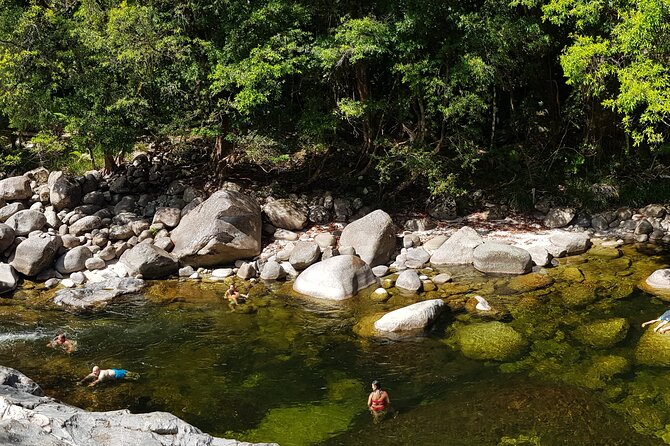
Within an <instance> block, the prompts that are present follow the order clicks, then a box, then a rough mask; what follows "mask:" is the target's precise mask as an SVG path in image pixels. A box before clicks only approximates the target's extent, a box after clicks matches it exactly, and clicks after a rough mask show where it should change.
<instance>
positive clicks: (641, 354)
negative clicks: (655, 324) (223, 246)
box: [635, 328, 670, 367]
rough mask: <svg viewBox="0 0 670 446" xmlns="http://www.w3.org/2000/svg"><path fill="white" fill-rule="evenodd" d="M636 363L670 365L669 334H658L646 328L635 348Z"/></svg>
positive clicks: (659, 365)
mask: <svg viewBox="0 0 670 446" xmlns="http://www.w3.org/2000/svg"><path fill="white" fill-rule="evenodd" d="M635 361H636V362H637V363H638V364H642V365H650V366H657V367H670V334H658V333H656V332H654V330H653V329H651V328H647V330H646V331H645V332H644V334H643V335H642V337H641V338H640V341H639V342H638V343H637V348H636V349H635Z"/></svg>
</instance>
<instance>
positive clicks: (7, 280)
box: [0, 263, 19, 294]
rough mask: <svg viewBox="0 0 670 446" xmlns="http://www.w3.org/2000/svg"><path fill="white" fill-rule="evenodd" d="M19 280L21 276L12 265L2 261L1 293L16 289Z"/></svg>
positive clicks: (0, 267) (0, 273)
mask: <svg viewBox="0 0 670 446" xmlns="http://www.w3.org/2000/svg"><path fill="white" fill-rule="evenodd" d="M18 282H19V276H17V275H16V271H15V270H14V268H13V267H12V265H10V264H8V263H0V294H2V293H7V292H9V291H14V290H15V289H16V285H17V284H18Z"/></svg>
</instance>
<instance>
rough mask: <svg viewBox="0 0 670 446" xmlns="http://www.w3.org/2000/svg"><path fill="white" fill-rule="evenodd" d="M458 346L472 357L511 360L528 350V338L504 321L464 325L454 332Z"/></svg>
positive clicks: (464, 353) (467, 355)
mask: <svg viewBox="0 0 670 446" xmlns="http://www.w3.org/2000/svg"><path fill="white" fill-rule="evenodd" d="M454 340H455V343H456V345H457V347H458V348H459V349H460V350H461V352H462V353H463V355H464V356H466V357H468V358H470V359H478V360H486V361H490V360H493V361H511V360H514V359H517V358H519V357H520V356H521V355H523V353H524V352H525V350H526V347H527V346H528V342H527V341H526V339H525V338H524V337H523V335H521V334H520V333H518V332H517V331H516V330H514V329H513V328H512V327H510V326H509V325H506V324H504V323H502V322H481V323H476V324H469V325H463V326H461V327H459V328H458V329H457V330H456V332H455V333H454Z"/></svg>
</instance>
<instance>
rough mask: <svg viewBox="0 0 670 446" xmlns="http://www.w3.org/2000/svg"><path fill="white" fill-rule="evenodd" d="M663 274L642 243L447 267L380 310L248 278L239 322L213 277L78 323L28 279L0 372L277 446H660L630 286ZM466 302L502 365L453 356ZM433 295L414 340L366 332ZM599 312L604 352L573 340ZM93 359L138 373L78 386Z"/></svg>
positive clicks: (13, 307)
mask: <svg viewBox="0 0 670 446" xmlns="http://www.w3.org/2000/svg"><path fill="white" fill-rule="evenodd" d="M669 263H670V256H669V255H668V253H667V252H664V251H661V250H659V249H658V248H653V247H637V248H635V247H632V246H629V247H626V248H625V249H623V251H622V252H619V253H617V252H616V251H612V250H606V251H602V250H601V251H593V252H592V253H590V254H587V255H583V256H576V257H571V258H568V259H563V260H562V262H561V265H560V266H558V267H556V268H551V269H547V270H545V271H542V272H541V273H540V274H539V275H534V276H529V277H528V278H527V280H526V279H521V280H520V279H518V278H517V279H514V278H510V277H495V276H484V275H483V274H480V273H477V272H476V271H474V270H472V269H471V268H453V269H449V271H450V272H451V273H452V275H453V277H454V281H453V282H452V283H449V284H445V285H443V286H441V287H440V288H438V289H437V290H435V291H431V292H428V293H423V294H420V295H414V296H404V295H401V294H400V293H397V292H396V291H395V290H394V289H391V290H390V291H391V293H392V295H393V297H391V298H390V299H389V300H388V301H386V302H375V301H374V300H373V299H372V297H371V296H370V295H369V293H363V294H362V295H361V296H359V297H357V298H355V299H351V300H349V301H347V302H345V303H342V304H330V303H324V302H320V301H313V300H309V299H305V298H302V297H299V296H295V295H293V294H292V293H291V292H290V291H289V289H290V288H289V286H287V285H283V286H278V287H275V288H274V289H273V290H270V289H265V288H264V287H262V286H259V285H256V286H255V287H254V288H253V289H251V290H250V291H251V296H252V299H251V302H252V303H251V306H249V307H247V310H249V312H246V311H245V310H244V309H241V310H240V311H237V312H231V311H230V309H229V308H228V306H227V305H225V304H224V302H223V298H222V297H223V293H224V291H225V288H226V284H225V283H224V282H221V283H192V282H178V281H164V282H157V283H154V284H152V285H151V286H150V287H148V288H147V289H146V291H145V293H144V294H142V295H138V296H130V297H125V298H123V299H122V300H121V301H120V302H117V303H114V304H113V305H110V306H108V307H106V309H104V310H102V311H100V312H97V313H81V314H74V313H69V312H66V311H64V310H63V309H60V308H56V307H53V306H50V305H49V304H48V303H46V302H47V301H48V298H49V297H50V296H52V293H53V292H51V291H49V292H47V291H41V290H40V289H39V288H40V285H35V286H34V288H33V285H32V284H30V283H26V284H24V285H25V286H24V288H23V289H22V290H21V291H18V292H17V293H16V294H15V296H14V297H13V298H12V299H2V300H0V364H2V365H6V366H9V367H13V368H16V369H18V370H20V371H22V372H23V373H25V374H26V375H28V376H29V377H31V378H33V379H34V380H35V381H37V382H38V383H39V384H40V385H41V386H42V388H43V389H44V390H45V392H46V393H47V394H48V395H50V396H53V397H55V398H58V399H60V400H62V401H64V402H67V403H69V404H73V405H76V406H79V407H82V408H86V409H88V410H114V409H122V408H127V409H130V410H131V411H133V412H146V411H154V410H161V411H168V412H171V413H174V414H175V415H177V416H179V417H181V418H182V419H184V420H186V421H187V422H189V423H191V424H194V425H195V426H197V427H199V428H200V429H202V430H203V431H205V432H208V433H210V434H212V435H217V436H224V437H227V438H236V439H239V440H246V441H254V442H260V441H268V442H270V441H272V442H277V443H279V444H280V445H282V446H291V445H294V446H303V445H317V444H318V445H371V444H390V445H418V444H423V445H432V444H434V445H442V444H446V445H576V444H579V445H581V444H583V445H646V444H649V445H651V444H660V443H663V442H665V443H666V444H670V368H666V367H655V366H649V365H640V363H641V362H644V361H639V360H638V358H637V356H636V348H637V346H638V344H639V341H640V338H641V336H642V334H643V332H644V331H645V330H644V329H642V328H640V324H641V322H644V321H646V320H649V319H653V318H655V317H657V316H658V315H660V314H661V313H662V312H663V311H664V310H665V309H666V306H667V305H666V304H664V303H663V302H662V301H661V300H659V299H658V298H654V297H653V296H651V295H649V294H647V293H645V292H643V291H641V290H639V289H638V288H637V285H638V283H639V282H640V281H641V280H643V279H644V278H646V277H647V276H648V275H649V274H651V273H652V272H653V271H654V270H656V269H659V268H664V267H667V266H668V264H669ZM540 276H543V277H540ZM547 278H548V280H544V279H547ZM475 294H479V295H482V296H485V297H486V298H487V299H488V301H489V302H490V303H491V304H492V306H493V307H494V309H496V310H497V312H496V316H495V318H496V319H498V320H500V321H501V322H502V323H503V324H506V325H508V326H510V327H512V328H514V329H515V330H516V332H518V333H519V334H521V335H522V336H523V338H524V341H525V348H524V349H523V351H521V352H520V353H519V355H516V356H515V357H514V358H513V359H506V360H503V361H487V360H474V359H468V358H466V357H465V356H464V355H463V354H462V353H461V351H460V350H459V348H458V345H459V344H458V343H455V342H454V339H455V336H456V333H457V331H458V329H459V328H462V327H464V326H467V325H470V324H474V323H481V322H483V321H487V320H488V319H487V318H485V317H483V316H482V315H477V314H474V313H471V312H468V311H466V310H465V309H463V307H464V306H465V307H467V308H470V307H469V306H468V305H470V304H468V299H469V298H471V297H472V296H474V295H475ZM434 297H443V298H445V299H447V300H448V301H449V303H450V306H451V307H452V308H453V309H454V311H451V312H448V313H447V314H446V315H445V316H444V317H442V318H441V319H440V320H439V322H438V323H437V324H435V326H433V327H432V328H431V330H430V331H429V332H427V333H414V334H411V335H406V336H401V337H392V338H378V337H369V336H365V333H368V332H369V331H370V330H369V327H367V328H366V325H365V324H366V322H365V321H366V320H367V319H370V317H371V315H373V314H378V313H384V312H388V311H390V310H393V309H395V308H399V307H401V306H404V305H407V304H409V303H413V302H416V301H419V300H422V299H426V298H434ZM470 302H471V300H470ZM470 306H471V305H470ZM459 310H462V311H459ZM614 318H625V319H626V320H627V321H628V323H629V324H630V328H629V329H628V330H627V332H625V334H624V338H623V339H621V340H617V341H616V342H613V344H614V345H607V346H602V345H596V346H594V345H589V341H588V338H587V340H586V341H585V340H584V336H578V335H577V333H576V332H575V330H577V329H578V328H579V327H580V326H583V325H585V324H589V323H591V322H593V321H597V320H603V319H607V320H611V319H614ZM60 331H65V332H66V333H67V334H68V336H70V337H72V338H74V339H76V340H77V346H78V349H77V351H75V352H74V353H73V354H71V355H68V354H66V353H65V352H63V351H60V350H54V349H50V348H47V347H46V346H45V345H46V343H47V342H48V341H49V340H50V339H51V338H52V337H53V336H54V335H55V334H56V333H58V332H60ZM668 337H669V338H670V334H668ZM94 364H98V365H100V366H101V367H103V368H125V369H128V370H131V371H134V372H139V373H140V375H141V377H140V379H139V380H138V381H120V382H113V383H104V384H102V385H100V386H99V387H98V388H95V389H90V388H88V387H80V386H76V385H75V384H76V381H77V380H78V379H80V378H82V377H83V376H85V375H86V374H87V373H89V372H90V369H91V367H92V366H93V365H94ZM373 379H379V380H380V381H381V382H382V384H383V386H384V388H386V389H387V390H388V391H389V393H390V396H391V399H392V402H393V407H394V408H395V410H396V413H395V414H394V416H390V417H388V418H387V419H385V420H384V421H383V422H381V423H379V424H375V423H373V422H372V419H371V417H370V414H369V413H368V412H367V410H366V399H367V394H368V391H369V385H370V382H371V381H372V380H373Z"/></svg>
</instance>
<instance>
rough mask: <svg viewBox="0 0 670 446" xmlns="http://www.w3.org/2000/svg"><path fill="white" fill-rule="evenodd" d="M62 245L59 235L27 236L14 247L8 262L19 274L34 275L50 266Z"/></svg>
mask: <svg viewBox="0 0 670 446" xmlns="http://www.w3.org/2000/svg"><path fill="white" fill-rule="evenodd" d="M62 245H63V242H62V240H61V238H60V237H59V236H52V235H49V234H41V235H39V236H37V237H29V238H27V239H26V240H24V241H22V242H21V243H20V244H19V245H18V246H17V247H16V251H14V255H13V256H12V258H11V260H10V262H9V263H10V265H12V266H13V267H14V269H15V270H17V271H18V272H20V273H21V274H25V275H26V276H36V275H37V274H39V273H41V272H42V271H44V270H46V269H47V268H49V267H51V265H52V264H53V261H54V258H55V257H56V254H57V253H58V249H59V248H60V247H61V246H62Z"/></svg>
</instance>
